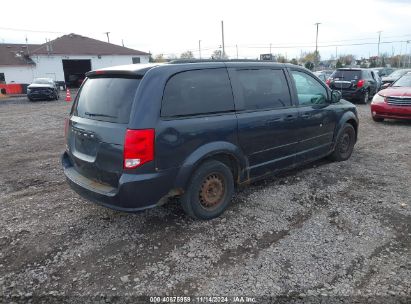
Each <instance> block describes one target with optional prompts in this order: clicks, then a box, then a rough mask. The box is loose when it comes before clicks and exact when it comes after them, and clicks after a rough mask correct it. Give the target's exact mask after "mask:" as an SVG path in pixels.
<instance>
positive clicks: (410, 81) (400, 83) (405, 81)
mask: <svg viewBox="0 0 411 304" xmlns="http://www.w3.org/2000/svg"><path fill="white" fill-rule="evenodd" d="M392 86H393V87H411V74H407V75H404V76H402V77H401V78H400V79H398V80H397V81H396V82H394V84H393V85H392Z"/></svg>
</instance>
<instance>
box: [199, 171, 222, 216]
mask: <svg viewBox="0 0 411 304" xmlns="http://www.w3.org/2000/svg"><path fill="white" fill-rule="evenodd" d="M225 189H226V186H225V181H224V177H223V176H222V175H221V174H218V173H212V174H210V175H208V176H207V177H206V178H205V179H204V180H203V183H202V184H201V187H200V191H199V193H198V196H199V201H200V203H201V205H202V206H203V207H204V208H210V209H213V208H215V207H216V206H218V205H219V204H220V203H221V202H222V200H223V199H224V194H225Z"/></svg>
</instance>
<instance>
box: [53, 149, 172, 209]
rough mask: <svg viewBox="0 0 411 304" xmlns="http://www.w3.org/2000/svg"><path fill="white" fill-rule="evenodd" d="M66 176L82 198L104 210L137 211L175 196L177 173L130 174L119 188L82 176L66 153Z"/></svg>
mask: <svg viewBox="0 0 411 304" xmlns="http://www.w3.org/2000/svg"><path fill="white" fill-rule="evenodd" d="M61 161H62V165H63V171H64V175H65V176H66V178H67V181H68V183H69V185H70V187H71V188H72V189H73V190H74V191H76V192H77V193H78V194H79V195H81V196H82V197H84V198H86V199H88V200H90V201H93V202H95V203H97V204H99V205H102V206H104V207H107V208H110V209H114V210H119V211H124V212H136V211H140V210H144V209H149V208H153V207H156V206H158V205H161V204H162V203H163V199H166V198H167V197H169V196H171V193H172V191H171V189H172V187H173V183H174V178H175V176H176V170H170V171H162V172H160V173H150V174H126V173H123V174H122V175H121V177H120V180H119V183H118V187H117V188H114V187H112V186H110V185H106V184H102V183H99V182H96V181H93V180H91V179H89V178H87V177H84V176H82V175H81V174H79V173H78V172H77V171H76V170H75V168H74V166H73V165H72V163H71V162H70V159H69V157H68V155H67V152H65V153H64V154H63V156H62V159H61Z"/></svg>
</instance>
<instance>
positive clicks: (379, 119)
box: [372, 116, 384, 122]
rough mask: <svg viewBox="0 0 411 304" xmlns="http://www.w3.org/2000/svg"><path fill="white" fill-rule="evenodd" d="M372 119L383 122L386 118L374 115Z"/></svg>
mask: <svg viewBox="0 0 411 304" xmlns="http://www.w3.org/2000/svg"><path fill="white" fill-rule="evenodd" d="M372 120H374V121H375V122H383V121H384V118H381V117H374V116H373V117H372Z"/></svg>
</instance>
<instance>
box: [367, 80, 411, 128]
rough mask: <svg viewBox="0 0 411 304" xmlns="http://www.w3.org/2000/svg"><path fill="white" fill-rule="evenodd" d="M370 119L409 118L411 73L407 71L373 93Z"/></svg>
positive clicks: (410, 114)
mask: <svg viewBox="0 0 411 304" xmlns="http://www.w3.org/2000/svg"><path fill="white" fill-rule="evenodd" d="M371 115H372V119H373V120H374V121H377V122H381V121H383V120H384V119H385V118H393V119H411V73H407V74H405V75H404V76H402V77H401V78H399V79H398V80H397V81H395V82H394V83H393V84H392V85H391V86H390V87H388V88H386V89H384V90H381V91H379V92H378V93H377V94H375V96H374V98H373V99H372V102H371Z"/></svg>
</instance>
